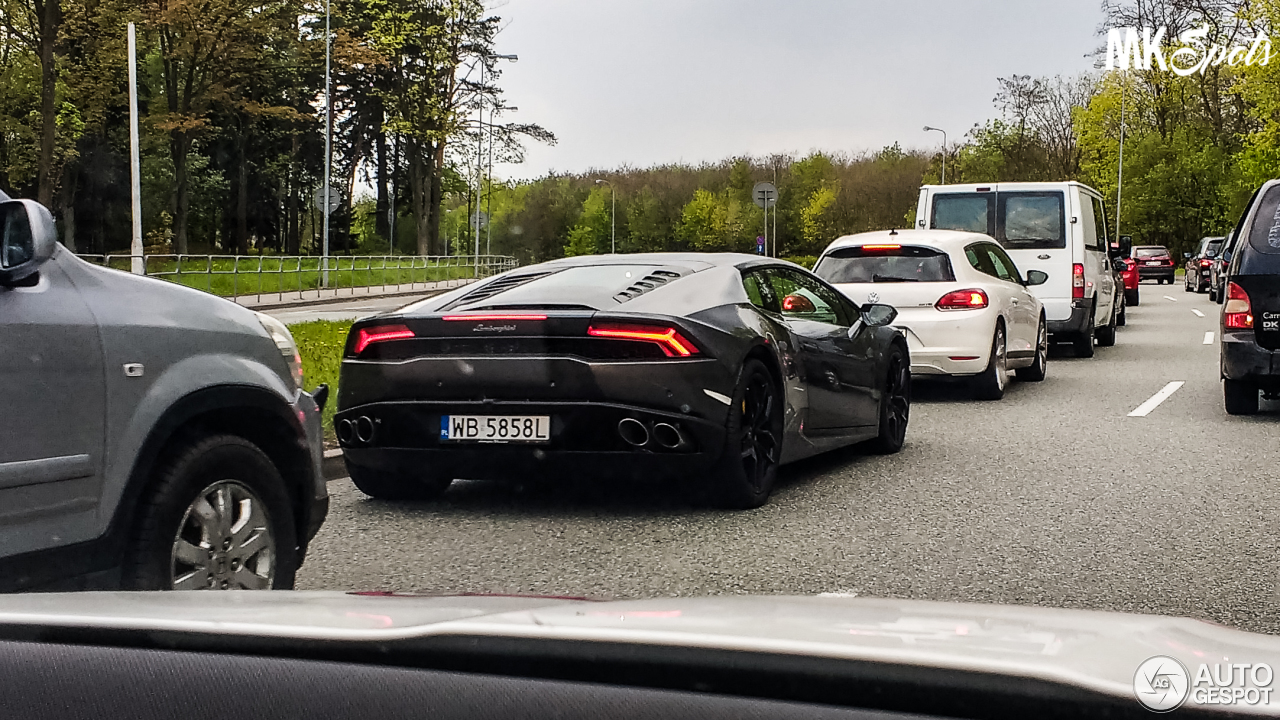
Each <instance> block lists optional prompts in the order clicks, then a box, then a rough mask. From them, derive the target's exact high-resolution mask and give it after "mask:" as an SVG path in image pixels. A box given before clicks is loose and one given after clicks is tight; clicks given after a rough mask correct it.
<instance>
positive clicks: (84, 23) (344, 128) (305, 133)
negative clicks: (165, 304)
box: [0, 0, 555, 254]
mask: <svg viewBox="0 0 1280 720" xmlns="http://www.w3.org/2000/svg"><path fill="white" fill-rule="evenodd" d="M325 6H326V5H325V3H323V2H315V1H313V0H0V188H2V189H4V190H5V191H7V192H9V193H10V194H11V195H19V196H24V197H34V198H36V199H37V200H39V201H40V202H41V203H43V204H45V205H46V206H48V207H50V208H51V209H53V210H54V211H55V213H56V215H57V217H58V220H59V222H60V224H61V228H62V236H63V240H64V243H65V244H66V245H67V246H68V247H70V248H73V249H76V250H79V251H81V252H105V251H113V250H114V251H120V250H122V249H124V248H127V247H128V246H129V240H130V237H129V233H130V227H131V220H130V212H131V204H130V193H129V187H130V181H129V177H130V167H129V159H128V158H129V138H128V127H129V124H128V111H129V106H128V84H127V55H126V52H127V47H126V43H127V41H126V37H127V34H126V26H127V23H129V22H134V23H136V24H137V28H138V51H137V55H138V64H139V68H138V94H139V109H140V115H141V131H142V139H141V143H140V145H141V155H142V172H141V177H142V185H143V192H142V197H143V199H144V207H143V215H144V222H143V224H144V228H146V231H147V242H148V244H149V245H152V246H157V247H163V248H166V249H171V250H172V251H174V252H180V253H185V252H195V251H204V252H207V251H211V250H215V249H216V250H220V251H224V252H237V253H246V252H249V251H250V249H251V248H253V249H256V250H271V251H276V252H285V253H297V252H301V251H304V250H307V251H314V250H316V249H318V248H316V247H315V245H316V238H317V237H318V236H319V235H320V234H321V232H320V229H318V228H317V224H318V222H319V219H318V215H319V213H317V212H316V211H315V210H314V207H313V206H314V203H313V193H314V191H315V189H316V188H317V187H319V186H320V184H321V180H322V178H323V173H324V166H325V162H324V161H325V135H326V132H325V131H326V128H325V118H326V116H329V117H331V118H332V121H331V122H332V124H333V128H332V130H333V143H334V147H333V154H332V157H333V163H334V165H333V174H332V178H333V182H334V183H335V184H336V185H337V187H338V188H340V189H341V190H344V191H345V193H344V194H345V197H346V198H347V199H348V201H347V202H344V203H342V205H341V207H340V208H339V210H338V211H337V213H336V215H335V217H334V218H333V222H332V226H331V231H332V235H333V246H334V248H335V249H336V250H339V251H344V250H350V249H352V247H351V245H352V242H353V238H352V236H351V232H350V231H351V227H352V220H353V217H352V203H351V202H350V201H349V199H350V197H351V195H352V190H353V189H354V188H355V187H356V186H357V184H358V183H359V184H363V183H366V182H367V183H369V184H371V185H372V186H373V187H375V188H376V193H377V197H376V200H375V202H376V204H377V205H378V207H379V208H380V210H381V211H380V212H379V214H378V221H377V222H376V223H375V225H376V227H375V231H376V232H377V233H379V234H380V235H381V236H382V237H388V236H389V233H390V224H391V222H392V218H393V216H392V214H391V213H390V210H391V208H392V207H393V206H395V207H398V208H402V209H403V211H404V215H405V216H406V217H408V218H411V219H412V220H411V222H410V228H411V230H412V234H413V250H414V252H417V253H421V254H430V253H441V252H443V251H444V243H443V241H442V240H441V239H440V226H441V222H440V221H441V216H442V213H441V208H442V204H443V203H444V202H445V199H446V197H448V196H449V195H450V194H451V193H452V192H453V190H454V188H455V187H456V186H458V185H461V184H465V181H464V179H463V178H461V177H459V175H458V174H457V173H456V172H455V171H454V168H456V167H460V166H461V162H460V157H461V156H463V155H465V153H466V152H467V148H469V147H471V146H472V142H470V141H471V139H473V138H476V137H478V136H479V135H480V134H482V133H483V134H485V135H486V137H487V136H490V135H492V137H493V138H494V139H495V142H496V143H497V144H498V145H499V147H500V152H503V153H505V155H506V156H514V157H518V155H519V153H520V150H521V145H520V143H521V141H522V140H527V139H534V140H538V141H545V142H554V140H555V138H554V136H553V135H552V134H551V133H550V132H548V131H546V130H545V129H543V128H541V127H539V126H537V125H531V124H522V123H511V122H501V121H500V118H501V117H502V109H503V106H502V91H501V88H500V86H499V84H498V83H499V81H500V79H501V69H500V67H499V66H498V58H497V57H496V53H495V42H496V35H497V33H498V30H499V28H500V19H499V18H498V17H497V16H496V15H493V14H490V13H489V12H488V11H487V10H486V8H485V6H484V3H483V2H481V1H480V0H336V1H335V2H333V3H332V6H331V17H330V26H331V27H332V32H331V33H329V32H326V23H325V14H324V12H325ZM326 44H329V47H330V49H331V54H332V63H331V64H332V77H333V92H332V93H331V97H330V96H329V95H330V94H326V92H325V51H326ZM326 101H327V102H328V103H329V104H330V107H331V108H332V111H331V112H329V113H326V112H325V110H326V108H325V103H326ZM479 108H485V109H487V110H488V115H487V119H488V121H487V122H486V123H485V124H484V125H483V126H482V125H480V124H479V119H480V118H479V117H477V115H476V113H475V112H473V111H475V110H477V109H479Z"/></svg>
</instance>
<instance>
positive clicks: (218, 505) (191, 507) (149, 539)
mask: <svg viewBox="0 0 1280 720" xmlns="http://www.w3.org/2000/svg"><path fill="white" fill-rule="evenodd" d="M155 478H156V479H155V482H154V483H153V485H152V486H151V487H150V488H149V490H148V495H147V496H146V497H144V498H143V500H142V504H141V507H140V508H139V510H138V520H137V523H136V525H135V529H134V532H133V535H132V537H131V538H130V541H129V545H128V549H127V556H126V558H125V564H124V576H123V580H124V586H125V587H126V588H129V589H132V590H182V589H274V590H289V589H292V588H293V582H294V575H295V574H296V573H297V570H298V533H297V529H296V524H295V518H294V514H293V509H292V508H293V504H292V503H291V502H290V500H289V493H288V490H287V488H286V487H285V483H284V479H283V478H282V477H281V476H280V472H279V470H277V469H276V466H275V465H274V464H273V463H272V462H271V459H270V458H268V457H267V455H266V454H265V453H263V452H262V450H260V449H258V447H257V446H256V445H254V444H253V443H251V442H249V441H248V440H245V439H244V438H241V437H238V436H235V435H214V436H212V437H205V438H199V439H195V440H191V441H189V442H188V443H187V444H185V445H184V446H182V447H180V448H179V449H178V450H177V451H176V452H173V453H171V454H169V456H168V458H167V459H166V460H165V461H164V462H163V464H162V465H161V466H160V470H159V472H157V474H156V476H155ZM236 525H242V527H241V529H240V530H238V531H234V532H233V531H232V528H233V527H234V526H236ZM219 536H221V537H219Z"/></svg>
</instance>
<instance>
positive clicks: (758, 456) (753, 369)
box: [711, 358, 782, 509]
mask: <svg viewBox="0 0 1280 720" xmlns="http://www.w3.org/2000/svg"><path fill="white" fill-rule="evenodd" d="M741 378H742V379H741V381H740V382H739V383H738V389H737V390H736V391H735V392H734V394H733V404H732V405H730V406H729V418H728V424H727V426H726V430H727V432H726V440H725V448H724V453H723V455H722V456H721V458H720V466H719V467H718V468H717V469H716V472H715V473H714V479H713V486H712V488H711V490H712V492H711V500H712V502H713V503H714V504H715V505H717V506H719V507H724V508H732V509H750V508H757V507H760V506H761V505H763V504H765V502H766V501H768V499H769V493H771V492H772V491H773V483H774V481H775V480H777V477H778V463H779V461H780V460H781V459H782V399H781V397H779V392H778V389H777V387H776V384H775V383H774V380H773V376H772V375H771V374H770V373H769V370H768V368H766V367H765V365H764V363H762V362H761V361H759V360H756V359H754V358H752V359H749V360H747V361H746V363H744V364H743V368H742V376H741Z"/></svg>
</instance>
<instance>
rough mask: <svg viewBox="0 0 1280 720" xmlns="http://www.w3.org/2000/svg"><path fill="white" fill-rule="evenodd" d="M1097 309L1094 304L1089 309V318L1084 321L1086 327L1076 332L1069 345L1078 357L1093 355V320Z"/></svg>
mask: <svg viewBox="0 0 1280 720" xmlns="http://www.w3.org/2000/svg"><path fill="white" fill-rule="evenodd" d="M1097 311H1098V309H1097V307H1096V306H1095V307H1094V309H1093V310H1091V311H1089V319H1088V320H1086V321H1085V325H1084V326H1085V328H1086V329H1085V330H1083V331H1082V332H1080V333H1078V334H1077V335H1076V336H1075V338H1074V339H1073V340H1072V341H1071V346H1072V348H1073V349H1074V350H1075V353H1076V357H1078V358H1091V357H1093V336H1094V329H1093V321H1094V317H1095V313H1097Z"/></svg>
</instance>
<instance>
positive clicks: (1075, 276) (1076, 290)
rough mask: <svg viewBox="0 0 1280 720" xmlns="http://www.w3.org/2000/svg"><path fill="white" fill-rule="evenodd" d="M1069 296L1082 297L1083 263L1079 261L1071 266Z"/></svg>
mask: <svg viewBox="0 0 1280 720" xmlns="http://www.w3.org/2000/svg"><path fill="white" fill-rule="evenodd" d="M1071 297H1073V298H1076V299H1080V298H1082V297H1084V265H1083V264H1081V263H1076V264H1075V265H1072V266H1071Z"/></svg>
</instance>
